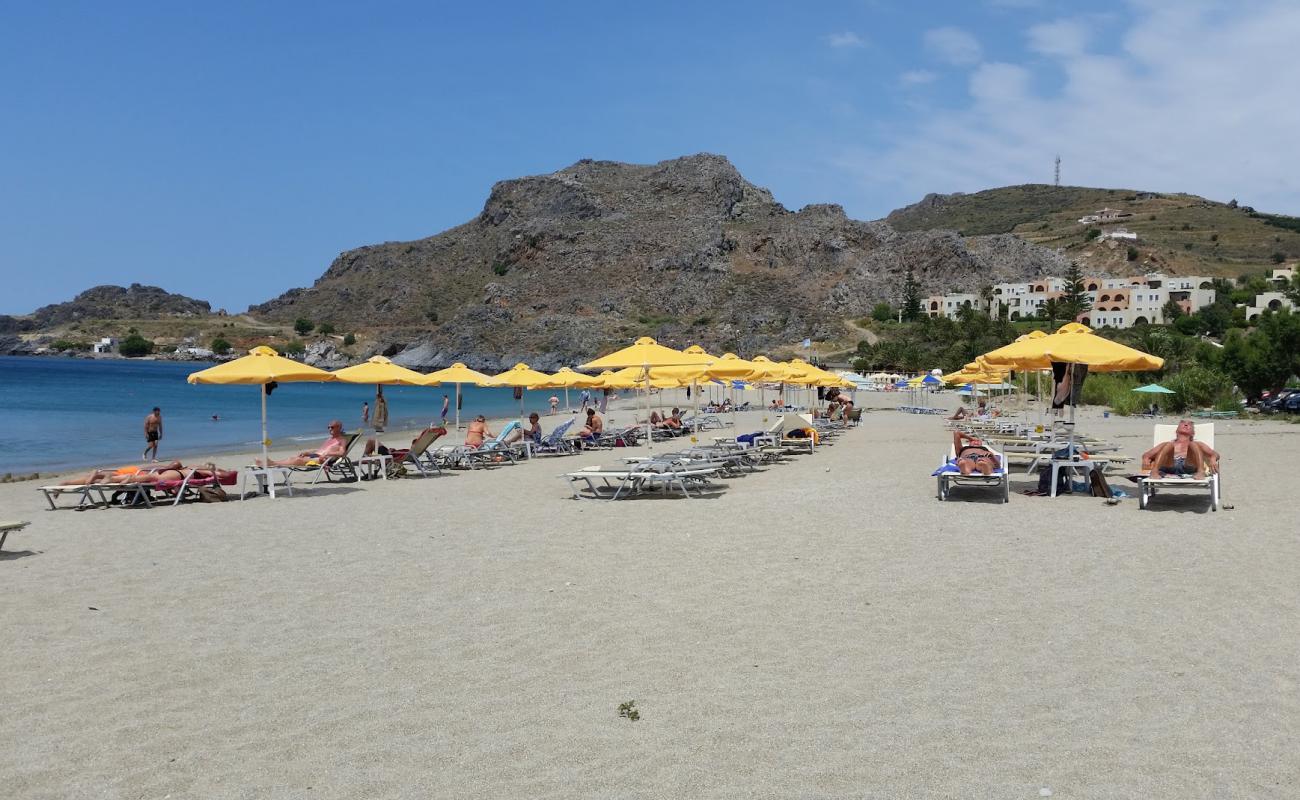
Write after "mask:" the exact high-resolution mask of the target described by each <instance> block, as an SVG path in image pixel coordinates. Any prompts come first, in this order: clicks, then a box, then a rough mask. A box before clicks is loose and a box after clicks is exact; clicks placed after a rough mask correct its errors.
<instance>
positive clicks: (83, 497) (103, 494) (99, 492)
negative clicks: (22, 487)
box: [38, 483, 153, 511]
mask: <svg viewBox="0 0 1300 800" xmlns="http://www.w3.org/2000/svg"><path fill="white" fill-rule="evenodd" d="M38 488H39V489H40V491H41V493H42V494H44V495H45V500H46V502H48V503H49V504H50V510H51V511H58V510H59V509H60V508H76V509H82V508H108V507H109V506H111V505H112V504H113V495H114V494H116V493H118V492H126V495H127V496H126V501H127V502H125V503H123V505H127V506H133V505H143V506H145V507H147V508H152V507H153V501H152V500H151V499H150V497H149V489H150V486H149V484H145V483H85V484H79V485H73V486H63V485H59V486H41V487H38ZM65 494H72V495H77V503H76V505H71V506H60V505H58V504H57V503H56V502H55V501H56V500H58V499H59V498H60V497H61V496H63V495H65Z"/></svg>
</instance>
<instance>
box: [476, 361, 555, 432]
mask: <svg viewBox="0 0 1300 800" xmlns="http://www.w3.org/2000/svg"><path fill="white" fill-rule="evenodd" d="M550 380H551V376H550V375H547V374H546V373H545V372H538V371H537V370H535V369H533V368H532V367H530V366H528V365H527V364H525V363H524V362H522V361H520V362H519V363H518V364H515V365H514V366H513V367H511V368H510V369H508V370H506V371H505V372H502V373H500V374H498V375H493V376H492V377H491V378H490V379H489V380H488V382H487V384H486V385H487V386H513V387H514V388H516V389H519V390H520V392H519V424H520V425H523V424H524V393H523V391H522V390H524V389H543V388H546V386H547V384H548V383H549V382H550Z"/></svg>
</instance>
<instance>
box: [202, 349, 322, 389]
mask: <svg viewBox="0 0 1300 800" xmlns="http://www.w3.org/2000/svg"><path fill="white" fill-rule="evenodd" d="M186 380H187V381H189V382H190V383H219V384H267V383H271V382H273V381H274V382H278V383H292V382H295V381H332V380H335V377H334V373H332V372H327V371H325V370H323V369H317V368H316V367H309V366H307V365H306V364H303V363H301V362H298V361H294V360H293V359H291V358H285V357H284V356H282V355H280V354H279V353H277V352H275V350H272V349H271V348H269V347H267V346H266V345H258V346H257V347H254V348H253V349H252V350H249V351H248V355H246V356H244V357H243V358H237V359H235V360H234V361H227V362H226V363H224V364H218V365H217V366H215V367H208V368H207V369H204V370H199V371H198V372H191V373H190V375H189V377H188V378H186Z"/></svg>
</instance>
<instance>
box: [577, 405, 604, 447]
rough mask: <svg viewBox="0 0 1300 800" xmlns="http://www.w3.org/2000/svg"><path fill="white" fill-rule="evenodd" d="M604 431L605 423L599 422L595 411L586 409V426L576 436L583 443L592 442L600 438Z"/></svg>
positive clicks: (598, 416) (599, 419)
mask: <svg viewBox="0 0 1300 800" xmlns="http://www.w3.org/2000/svg"><path fill="white" fill-rule="evenodd" d="M604 431H605V423H604V421H603V420H601V418H600V415H599V414H597V413H596V409H594V408H589V409H587V424H586V425H584V426H583V428H582V430H581V431H579V432H578V436H579V437H580V438H581V439H582V440H583V441H584V442H594V441H596V440H597V439H599V438H600V434H601V433H603V432H604Z"/></svg>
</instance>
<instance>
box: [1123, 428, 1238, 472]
mask: <svg viewBox="0 0 1300 800" xmlns="http://www.w3.org/2000/svg"><path fill="white" fill-rule="evenodd" d="M1218 471H1219V454H1218V453H1217V452H1215V450H1214V448H1213V447H1210V446H1209V445H1207V444H1206V443H1204V442H1198V441H1196V426H1195V425H1194V424H1193V423H1192V421H1191V420H1190V419H1184V420H1179V421H1178V427H1177V428H1176V429H1175V430H1174V439H1173V441H1171V442H1161V443H1160V444H1158V445H1156V446H1155V447H1153V448H1151V449H1150V450H1148V451H1146V452H1145V453H1143V454H1142V469H1141V472H1140V474H1142V475H1153V474H1154V475H1156V476H1157V477H1165V476H1179V477H1186V476H1188V475H1190V476H1192V477H1194V478H1196V479H1197V480H1201V479H1203V478H1204V477H1205V476H1206V475H1207V474H1209V473H1211V472H1218Z"/></svg>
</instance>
